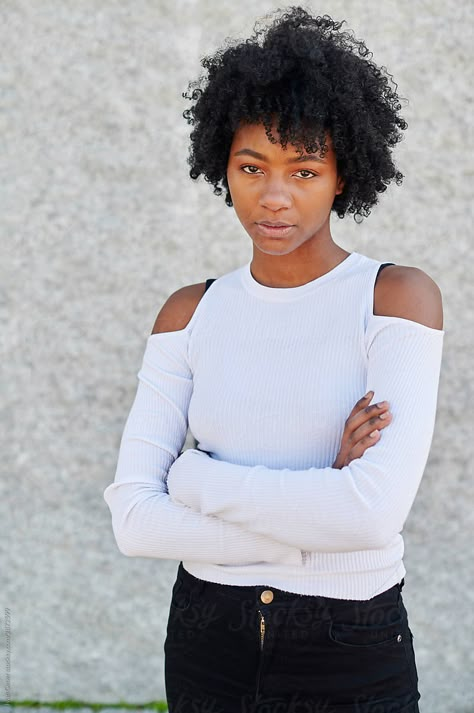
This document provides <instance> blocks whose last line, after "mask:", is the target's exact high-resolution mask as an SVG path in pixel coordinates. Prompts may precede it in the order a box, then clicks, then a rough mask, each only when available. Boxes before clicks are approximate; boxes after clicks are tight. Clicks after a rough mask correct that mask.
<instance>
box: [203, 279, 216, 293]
mask: <svg viewBox="0 0 474 713" xmlns="http://www.w3.org/2000/svg"><path fill="white" fill-rule="evenodd" d="M216 279H217V278H216V277H208V278H207V280H206V289H205V290H204V292H207V290H208V289H209V287H210V286H211V285H212V283H213V282H214V280H216Z"/></svg>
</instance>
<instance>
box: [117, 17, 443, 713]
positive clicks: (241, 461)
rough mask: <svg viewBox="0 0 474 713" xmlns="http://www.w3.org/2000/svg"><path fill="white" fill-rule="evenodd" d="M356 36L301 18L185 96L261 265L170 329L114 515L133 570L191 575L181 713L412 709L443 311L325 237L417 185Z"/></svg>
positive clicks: (147, 386)
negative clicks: (413, 540)
mask: <svg viewBox="0 0 474 713" xmlns="http://www.w3.org/2000/svg"><path fill="white" fill-rule="evenodd" d="M342 24H343V23H340V22H335V21H333V20H332V19H331V18H330V17H328V16H324V17H312V16H311V15H310V14H309V13H308V12H307V11H306V10H304V9H302V8H301V7H292V8H290V9H289V10H288V12H285V13H283V14H282V15H281V16H280V17H278V18H276V19H275V20H274V21H273V24H272V25H271V26H270V27H268V28H267V29H266V30H265V31H263V30H256V31H255V34H254V35H253V36H252V37H251V38H250V39H249V40H247V41H246V42H241V43H237V44H233V45H229V46H227V47H226V49H225V50H220V51H218V52H216V54H215V55H214V56H212V57H207V58H205V59H204V60H203V61H202V63H203V66H204V67H205V68H206V69H207V72H208V74H207V77H201V79H200V82H197V83H192V84H191V85H190V89H192V92H191V94H189V95H188V94H185V95H184V96H185V97H187V98H190V99H192V100H193V101H194V102H195V103H194V105H193V107H192V108H191V109H190V110H188V111H186V112H184V116H185V117H186V118H187V119H188V121H190V122H191V123H192V124H193V125H194V129H193V131H192V133H191V149H192V150H191V155H190V158H189V163H190V166H191V172H190V175H191V177H192V178H198V177H199V176H200V175H203V176H204V177H205V179H206V180H207V181H208V182H210V183H211V184H213V185H214V192H215V193H216V194H218V195H219V194H221V193H222V190H223V189H224V190H225V202H226V204H227V205H228V206H233V208H234V210H235V211H236V213H237V216H238V218H239V220H240V222H241V223H242V225H243V227H244V229H245V231H246V232H247V233H248V235H249V236H250V239H251V240H252V244H253V255H252V259H251V260H250V261H249V262H247V263H246V264H245V265H243V266H240V267H238V268H237V269H235V270H233V271H231V272H229V273H227V274H225V275H222V276H220V277H218V278H217V279H215V280H212V279H209V280H207V281H206V283H198V284H194V285H190V286H188V287H184V288H182V289H179V290H177V291H176V292H175V293H174V294H172V295H171V296H170V297H169V299H167V301H166V302H165V304H164V305H163V307H162V308H161V310H160V312H159V314H158V317H157V319H156V322H155V325H154V329H153V332H152V334H151V335H150V336H149V337H148V340H147V345H146V350H145V354H144V357H143V363H142V366H141V369H140V371H139V373H138V380H139V383H138V389H137V393H136V397H135V401H134V403H133V405H132V408H131V411H130V414H129V416H128V420H127V423H126V426H125V429H124V433H123V436H122V441H121V445H120V452H119V458H118V465H117V472H116V476H115V481H114V483H113V484H111V485H109V486H108V488H107V489H106V490H105V493H104V497H105V500H106V502H107V503H108V505H109V507H110V510H111V513H112V523H113V529H114V533H115V537H116V540H117V544H118V547H119V549H120V551H121V552H123V553H124V554H125V555H128V556H131V557H137V556H141V557H157V558H162V559H176V560H180V563H179V567H178V572H177V578H176V582H175V584H174V586H173V591H172V596H171V602H170V612H169V619H168V626H167V637H166V641H165V645H164V653H165V684H166V693H167V698H168V705H169V711H170V713H177V712H178V711H186V712H187V711H199V712H200V713H204V711H208V712H211V711H212V713H234V712H235V713H237V711H238V712H239V713H243V712H245V711H246V712H248V713H250V711H260V712H261V713H263V711H268V712H271V713H278V712H280V711H288V712H289V711H292V712H297V711H298V712H299V711H306V712H315V711H320V712H321V711H334V712H335V713H356V711H357V713H389V711H390V713H395V712H398V713H402V711H403V713H415V712H416V711H418V710H419V709H418V700H419V698H420V693H419V691H418V685H417V682H418V677H417V670H416V664H415V654H414V648H413V641H412V639H413V635H412V632H411V629H410V627H409V625H408V617H407V612H406V609H405V606H404V603H403V598H402V594H401V590H402V587H403V584H404V575H405V574H406V570H405V568H404V565H403V560H402V556H403V551H404V546H403V538H402V535H401V534H400V533H401V531H402V529H403V525H404V522H405V520H406V518H407V516H408V514H409V512H410V509H411V507H412V504H413V501H414V498H415V495H416V492H417V490H418V487H419V484H420V480H421V477H422V475H423V471H424V468H425V465H426V461H427V458H428V454H429V450H430V446H431V441H432V435H433V428H434V422H435V415H436V405H437V392H438V381H439V375H440V365H441V357H442V345H443V336H444V331H443V314H442V300H441V294H440V290H439V288H438V286H437V285H436V283H435V282H434V281H433V280H432V279H431V278H430V277H429V276H428V275H427V274H426V273H425V272H424V271H423V270H421V269H419V268H415V267H406V266H400V265H395V264H394V263H392V262H388V261H387V262H386V263H382V262H380V261H379V260H377V259H374V258H370V257H368V256H365V255H363V254H361V253H358V252H355V251H354V252H349V251H347V250H345V249H344V248H342V247H340V246H339V245H337V244H336V243H335V242H334V240H333V238H332V236H331V230H330V216H331V213H332V212H335V213H336V214H337V215H338V216H339V217H340V218H343V217H344V216H345V215H346V214H347V213H353V214H354V218H359V217H362V216H367V215H369V213H370V208H371V207H372V206H373V205H375V204H376V203H377V201H378V194H379V193H382V192H383V191H385V190H386V188H387V185H388V184H389V183H390V181H391V180H393V179H395V181H396V183H397V184H399V183H400V182H401V180H402V178H403V175H402V174H401V173H400V172H399V171H397V170H396V169H395V167H394V164H393V162H392V157H391V149H392V147H393V146H395V144H396V143H397V142H398V141H399V140H400V132H399V129H405V128H406V126H407V125H406V122H405V121H404V120H403V119H402V118H400V117H399V116H398V113H397V112H398V111H399V109H400V104H399V99H398V97H397V94H396V93H395V92H394V91H393V89H391V88H390V84H389V81H388V80H387V77H386V76H385V74H384V73H383V72H382V70H381V69H380V68H378V67H377V66H375V64H373V63H372V62H371V61H370V60H369V59H367V54H368V50H367V48H366V47H365V45H364V43H363V42H361V41H357V40H355V39H354V38H353V36H352V34H349V33H347V32H343V31H341V25H342ZM383 267H385V269H382V268H383ZM211 283H212V284H211ZM207 288H210V289H207ZM188 426H189V427H190V430H191V432H192V434H193V435H194V437H195V438H196V445H198V447H197V448H189V449H187V450H186V451H184V452H183V453H181V450H182V448H183V445H184V442H185V438H186V435H187V429H188Z"/></svg>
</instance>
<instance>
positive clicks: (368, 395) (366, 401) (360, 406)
mask: <svg viewBox="0 0 474 713" xmlns="http://www.w3.org/2000/svg"><path fill="white" fill-rule="evenodd" d="M373 396H374V392H373V391H369V392H368V393H366V394H365V396H363V397H362V398H361V399H359V400H358V401H357V403H356V405H355V406H354V408H353V409H352V411H351V412H350V414H349V418H350V417H351V416H354V415H355V414H356V413H359V411H360V410H361V409H363V408H365V407H366V406H367V404H369V403H370V401H371V399H372V398H373Z"/></svg>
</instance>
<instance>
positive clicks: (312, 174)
mask: <svg viewBox="0 0 474 713" xmlns="http://www.w3.org/2000/svg"><path fill="white" fill-rule="evenodd" d="M298 173H309V178H312V177H313V176H317V175H318V174H317V173H315V172H314V171H308V169H307V168H302V169H301V171H298Z"/></svg>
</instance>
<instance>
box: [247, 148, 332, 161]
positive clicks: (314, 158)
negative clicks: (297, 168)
mask: <svg viewBox="0 0 474 713" xmlns="http://www.w3.org/2000/svg"><path fill="white" fill-rule="evenodd" d="M244 154H246V155H248V156H253V158H258V159H260V161H267V162H268V159H267V157H266V156H264V154H263V153H259V152H258V151H254V150H253V149H240V151H236V152H235V154H234V156H242V155H244ZM304 161H319V163H326V161H325V160H324V159H323V158H321V157H320V156H318V155H317V154H313V153H310V154H304V155H303V156H299V157H298V158H289V159H288V160H287V161H286V162H285V163H303V162H304Z"/></svg>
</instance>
